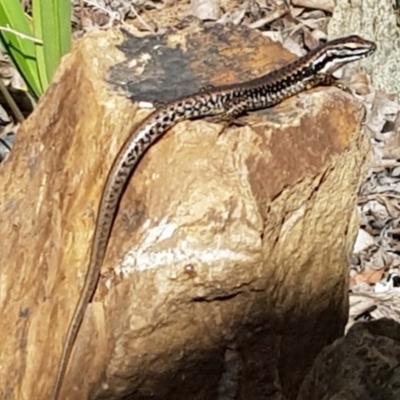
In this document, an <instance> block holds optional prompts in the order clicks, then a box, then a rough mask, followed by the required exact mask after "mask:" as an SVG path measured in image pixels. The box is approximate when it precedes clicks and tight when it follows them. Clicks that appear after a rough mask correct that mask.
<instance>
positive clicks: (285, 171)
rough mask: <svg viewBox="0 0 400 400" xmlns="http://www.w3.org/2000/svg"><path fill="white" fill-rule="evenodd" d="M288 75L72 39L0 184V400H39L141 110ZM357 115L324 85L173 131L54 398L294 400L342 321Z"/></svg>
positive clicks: (180, 35) (192, 44)
mask: <svg viewBox="0 0 400 400" xmlns="http://www.w3.org/2000/svg"><path fill="white" fill-rule="evenodd" d="M117 46H119V47H117ZM292 58H294V56H293V55H290V53H288V52H287V51H284V50H283V49H282V48H281V46H280V45H278V44H276V43H270V42H269V40H268V39H266V38H264V37H262V36H261V35H260V34H258V33H256V32H254V31H251V30H248V29H245V28H235V29H229V28H223V27H221V26H219V27H218V26H216V27H214V28H207V29H205V30H202V29H200V28H192V29H186V30H184V31H176V30H175V31H170V32H169V33H168V34H166V35H164V36H159V37H155V36H151V37H146V38H143V39H138V38H132V37H125V39H124V37H123V35H122V34H121V33H120V32H119V31H111V32H107V33H105V32H97V33H93V34H91V35H87V36H86V37H85V38H84V39H82V40H79V41H78V42H76V44H75V46H74V49H73V51H72V53H71V54H70V55H68V56H67V57H65V58H64V59H63V61H62V64H61V66H60V68H59V70H58V72H57V74H56V76H55V78H54V81H53V83H52V85H51V87H50V88H49V90H48V91H47V93H46V94H45V96H44V97H43V99H42V100H41V102H40V104H39V106H38V108H37V109H36V110H35V112H34V113H33V114H32V115H31V117H30V118H29V119H28V120H27V121H26V123H24V125H23V126H22V128H21V130H20V131H19V134H18V138H17V141H16V144H15V147H14V149H13V152H12V154H11V156H10V157H9V158H8V159H7V160H6V161H5V162H4V163H3V164H2V166H1V169H0V185H1V189H0V221H1V224H0V237H1V242H2V250H1V254H2V270H1V271H2V272H1V302H0V312H1V316H2V323H1V324H0V335H1V338H2V340H1V341H0V365H1V375H0V391H1V396H0V397H1V398H8V399H18V400H21V399H37V400H40V399H48V396H49V393H50V389H51V387H52V385H53V382H54V376H55V368H56V365H57V364H58V360H59V357H60V353H61V348H62V344H63V338H64V335H65V333H66V331H67V327H68V324H69V322H70V318H71V315H72V312H73V310H74V307H75V304H76V302H77V300H78V297H79V294H80V291H81V288H82V285H83V279H84V276H85V272H86V269H87V264H88V258H89V252H90V245H91V240H92V235H93V229H94V224H95V218H96V213H97V206H98V202H99V199H100V193H101V191H102V188H103V184H104V181H105V177H106V174H107V172H108V170H109V168H110V166H111V163H112V161H113V158H114V157H115V155H116V153H117V151H118V149H119V147H120V146H121V145H122V143H123V142H124V140H125V138H126V137H127V135H128V133H129V132H130V129H131V128H132V126H134V125H135V124H137V123H138V122H139V121H141V120H142V119H143V118H144V116H145V115H146V114H147V113H148V111H145V110H140V109H139V108H138V105H137V103H136V102H135V101H137V100H150V101H151V100H154V99H157V100H159V101H168V100H170V99H172V98H174V97H176V96H178V95H182V94H188V93H190V92H192V91H196V90H198V89H199V88H200V87H201V86H203V85H205V84H207V83H212V84H214V85H215V84H222V83H230V82H236V81H243V80H246V79H249V78H251V77H254V76H259V75H262V74H264V73H265V72H266V71H267V70H271V69H272V68H275V67H278V66H279V65H281V64H282V63H283V62H284V61H285V60H288V59H292ZM128 81H129V82H128ZM128 88H129V90H130V93H131V95H133V98H134V100H135V101H134V102H133V103H132V101H130V100H128V99H127V89H128ZM362 118H363V109H362V107H361V106H360V104H359V103H358V102H357V101H356V100H355V99H353V98H352V97H351V96H350V95H348V94H345V93H343V92H341V91H339V90H338V89H336V88H318V89H315V90H313V91H312V92H309V93H304V94H301V95H299V96H297V97H295V98H293V99H291V100H288V101H285V102H284V103H283V104H281V105H279V106H277V107H274V108H273V109H270V110H267V111H264V112H259V113H255V114H252V115H251V116H248V117H247V118H245V120H244V121H245V122H246V124H247V125H246V126H244V127H232V128H229V129H227V130H226V131H225V132H223V133H222V134H221V130H222V126H221V125H217V124H211V123H208V122H206V121H204V120H200V121H195V122H190V121H189V122H183V123H180V124H179V125H177V126H176V127H175V128H174V129H172V130H171V131H170V132H168V133H167V134H166V135H165V137H163V138H162V140H160V141H159V142H158V143H157V144H156V145H154V146H153V147H152V148H151V149H150V151H149V152H148V154H146V155H145V157H144V158H143V159H142V160H141V162H140V165H139V167H138V168H137V170H136V171H135V173H134V175H133V177H132V179H131V181H130V184H129V185H128V187H127V190H126V192H125V194H124V196H123V199H122V203H121V206H120V210H119V213H118V216H117V219H116V223H115V225H114V229H113V232H112V237H111V241H110V244H109V248H108V252H107V256H106V260H105V262H104V265H103V268H102V275H101V279H100V283H99V286H98V288H97V290H96V294H95V297H94V299H93V302H92V303H91V304H90V306H89V307H88V309H87V311H86V315H85V319H84V322H83V326H82V329H81V330H80V332H79V335H78V338H77V342H76V346H75V351H74V353H73V357H72V359H71V362H70V365H69V369H68V372H67V376H66V379H65V381H64V386H63V392H62V396H61V398H62V399H69V400H72V399H80V400H82V399H87V398H89V397H90V398H91V399H100V398H102V399H118V398H125V399H128V398H129V399H135V400H138V399H139V400H141V399H149V398H151V399H163V400H168V399H171V400H172V399H173V400H179V399H185V400H186V399H207V400H210V399H217V398H226V399H230V398H238V399H239V398H240V399H253V400H257V399H263V400H264V399H283V398H289V399H292V398H295V396H296V393H297V390H298V387H299V384H300V382H301V381H302V379H303V377H304V375H305V373H306V371H307V369H308V368H309V367H310V366H311V365H312V362H313V359H314V357H315V355H316V354H318V352H319V351H320V349H321V348H322V347H324V346H325V345H326V344H328V343H330V342H332V341H333V340H334V339H335V338H337V337H338V336H340V335H341V334H342V332H343V328H344V326H345V323H346V320H347V305H348V304H347V303H348V299H347V264H348V258H347V257H348V255H349V253H350V251H351V248H352V244H353V241H354V238H355V234H356V232H357V214H356V208H355V204H356V193H357V190H358V187H359V185H360V181H361V180H362V179H363V172H364V164H365V161H366V154H367V152H368V144H367V143H368V141H367V139H366V138H365V136H364V134H363V131H362V129H361V122H362ZM124 396H126V397H124ZM224 396H225V397H224Z"/></svg>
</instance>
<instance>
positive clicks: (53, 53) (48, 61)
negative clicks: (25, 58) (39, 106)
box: [32, 0, 71, 87]
mask: <svg viewBox="0 0 400 400" xmlns="http://www.w3.org/2000/svg"><path fill="white" fill-rule="evenodd" d="M32 15H33V27H34V28H33V29H34V34H35V36H36V37H39V38H41V39H42V41H43V46H40V45H36V54H37V61H38V68H39V74H40V78H41V82H42V85H43V87H47V86H48V83H49V82H50V81H51V79H52V77H53V75H54V72H55V70H56V68H57V66H58V64H59V62H60V59H61V57H62V56H63V55H64V54H65V53H67V52H68V51H69V49H70V46H71V22H70V21H71V2H70V0H47V1H43V0H33V1H32Z"/></svg>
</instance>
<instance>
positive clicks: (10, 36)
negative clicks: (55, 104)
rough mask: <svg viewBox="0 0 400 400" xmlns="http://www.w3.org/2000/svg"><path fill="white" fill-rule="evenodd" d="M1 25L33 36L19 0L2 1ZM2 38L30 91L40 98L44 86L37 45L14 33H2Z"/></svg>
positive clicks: (0, 34) (0, 1) (0, 32)
mask: <svg viewBox="0 0 400 400" xmlns="http://www.w3.org/2000/svg"><path fill="white" fill-rule="evenodd" d="M0 25H1V26H3V27H8V28H11V29H13V30H14V31H16V32H19V33H21V34H23V35H26V36H28V37H32V36H33V32H32V30H31V29H30V26H29V23H28V21H27V19H26V17H25V15H24V11H23V9H22V7H21V5H20V3H19V1H18V0H0ZM0 38H1V40H2V42H3V45H4V46H5V48H6V51H7V52H8V54H9V55H10V57H11V59H12V60H13V62H14V64H15V66H16V67H17V68H18V70H19V72H20V74H21V75H22V77H23V78H24V79H25V82H26V83H27V85H28V86H29V88H30V90H31V91H32V93H33V94H34V95H35V96H36V97H39V96H40V94H41V93H42V92H43V86H42V85H41V81H40V78H39V72H38V68H37V64H36V62H37V60H36V51H35V44H34V43H33V42H32V40H31V39H29V38H22V37H20V36H18V35H16V34H15V33H12V32H5V31H0Z"/></svg>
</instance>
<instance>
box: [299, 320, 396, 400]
mask: <svg viewBox="0 0 400 400" xmlns="http://www.w3.org/2000/svg"><path fill="white" fill-rule="evenodd" d="M399 364H400V325H399V324H398V323H397V322H395V321H392V320H390V319H380V320H377V321H372V322H362V323H357V324H355V325H354V326H352V328H351V329H350V331H349V332H348V334H347V336H346V337H345V338H341V339H338V340H337V341H335V342H334V343H333V344H332V345H330V346H327V347H326V348H325V349H324V350H323V351H322V352H321V353H320V354H319V355H318V357H317V359H316V361H315V364H314V366H313V368H312V370H311V371H310V373H309V374H308V375H307V378H306V379H305V380H304V383H303V384H302V386H301V390H300V393H299V396H298V398H297V400H336V399H340V400H359V399H363V400H378V399H382V400H398V399H400V369H399Z"/></svg>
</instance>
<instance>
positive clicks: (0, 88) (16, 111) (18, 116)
mask: <svg viewBox="0 0 400 400" xmlns="http://www.w3.org/2000/svg"><path fill="white" fill-rule="evenodd" d="M0 92H1V94H2V95H3V96H4V98H5V100H6V102H7V104H8V105H9V106H10V108H11V111H12V112H13V114H14V116H15V118H16V119H17V121H18V122H22V121H24V119H25V118H24V116H23V115H22V113H21V111H20V109H19V108H18V106H17V104H16V103H15V101H14V99H13V98H12V96H11V95H10V93H9V92H8V90H7V88H6V85H5V84H4V82H3V79H1V78H0Z"/></svg>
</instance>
